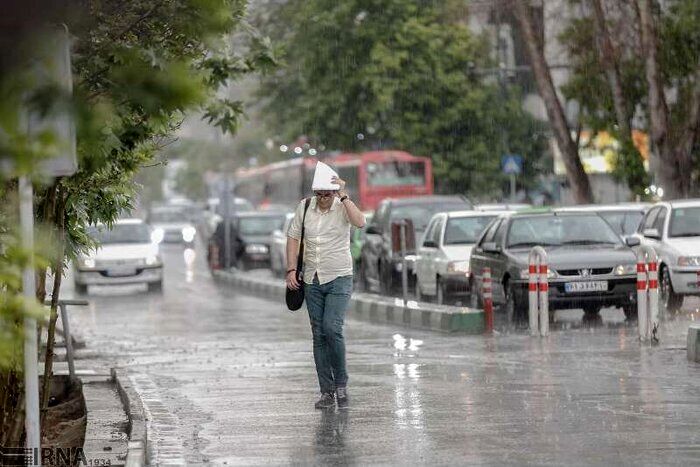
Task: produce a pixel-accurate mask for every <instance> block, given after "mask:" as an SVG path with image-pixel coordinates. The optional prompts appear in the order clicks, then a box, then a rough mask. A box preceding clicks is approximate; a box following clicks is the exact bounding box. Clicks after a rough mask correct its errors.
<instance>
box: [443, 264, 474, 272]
mask: <svg viewBox="0 0 700 467" xmlns="http://www.w3.org/2000/svg"><path fill="white" fill-rule="evenodd" d="M447 272H465V273H466V272H469V261H450V262H449V263H447Z"/></svg>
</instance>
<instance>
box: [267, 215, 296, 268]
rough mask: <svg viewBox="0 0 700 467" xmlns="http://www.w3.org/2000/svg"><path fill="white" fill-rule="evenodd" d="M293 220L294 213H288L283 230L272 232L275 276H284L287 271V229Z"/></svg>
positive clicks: (271, 265)
mask: <svg viewBox="0 0 700 467" xmlns="http://www.w3.org/2000/svg"><path fill="white" fill-rule="evenodd" d="M292 219H294V213H293V212H289V213H287V216H286V218H285V220H284V224H283V225H282V229H277V230H275V231H274V232H272V236H271V237H272V238H270V269H271V270H272V273H273V274H275V275H279V276H284V273H285V271H286V269H287V229H289V224H291V223H292Z"/></svg>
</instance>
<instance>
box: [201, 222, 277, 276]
mask: <svg viewBox="0 0 700 467" xmlns="http://www.w3.org/2000/svg"><path fill="white" fill-rule="evenodd" d="M285 216H286V213H284V212H273V211H265V212H241V213H237V214H236V215H235V216H233V217H232V218H231V230H230V235H231V236H230V239H229V241H230V245H231V264H232V265H233V266H235V267H237V268H238V269H242V270H248V269H254V268H269V267H270V238H271V235H272V232H274V231H275V230H278V229H281V228H282V225H283V224H284V221H285ZM224 231H225V226H224V222H223V221H222V222H220V223H219V225H218V226H217V227H216V231H215V232H214V235H213V237H212V240H213V242H214V243H215V244H216V246H217V254H218V255H219V264H220V265H223V264H224V254H225V245H224V243H223V239H224V236H225V234H224Z"/></svg>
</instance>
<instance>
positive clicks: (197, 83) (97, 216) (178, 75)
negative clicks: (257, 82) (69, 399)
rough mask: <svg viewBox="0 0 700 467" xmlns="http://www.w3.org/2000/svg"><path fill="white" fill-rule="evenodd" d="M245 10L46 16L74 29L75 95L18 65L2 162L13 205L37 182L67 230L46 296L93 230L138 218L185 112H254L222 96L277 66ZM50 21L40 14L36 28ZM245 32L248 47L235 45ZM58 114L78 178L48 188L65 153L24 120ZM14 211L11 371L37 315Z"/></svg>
mask: <svg viewBox="0 0 700 467" xmlns="http://www.w3.org/2000/svg"><path fill="white" fill-rule="evenodd" d="M245 9H246V1H245V0H125V1H120V2H103V1H98V0H84V1H82V2H81V7H80V8H68V9H60V8H58V7H57V9H56V10H50V11H49V10H47V11H46V12H45V13H46V16H47V17H46V18H43V19H44V20H46V21H49V20H50V21H51V22H54V23H64V24H66V25H67V27H68V30H69V31H70V34H71V39H72V50H71V57H72V67H73V94H72V95H70V96H69V95H65V94H62V93H60V92H57V91H56V90H55V89H53V88H52V87H49V86H43V85H37V84H36V83H35V82H34V81H35V80H34V78H35V76H34V74H33V73H32V70H31V68H30V66H29V62H21V61H20V62H18V63H13V67H14V68H13V69H12V72H11V73H9V72H7V70H3V71H5V72H4V73H3V75H2V76H1V77H0V154H3V160H2V161H1V162H2V163H3V167H5V168H10V169H12V170H11V171H9V172H8V171H6V172H3V173H2V175H1V177H2V179H1V182H2V184H1V188H0V189H1V190H2V192H1V193H0V194H1V195H2V200H3V201H7V200H10V199H12V197H13V193H14V194H15V195H16V179H15V177H16V176H18V175H20V174H28V175H31V176H32V177H33V178H34V181H35V189H36V192H35V193H36V196H35V200H36V201H35V204H36V208H35V209H36V211H35V212H36V219H37V221H39V222H40V223H43V225H44V226H45V227H46V232H47V235H48V237H50V238H51V239H54V240H52V241H55V239H58V238H62V236H61V233H62V232H61V231H62V229H63V228H64V227H65V233H66V245H65V258H64V257H63V256H62V257H61V258H54V256H55V252H56V251H61V249H54V250H53V253H52V252H47V253H46V254H45V255H43V256H37V261H36V263H35V264H36V266H37V269H38V274H37V275H38V278H39V282H38V283H39V289H41V288H42V287H41V286H42V285H43V284H44V282H43V281H44V280H45V278H46V268H47V266H49V264H50V265H51V267H52V268H53V269H56V268H57V267H58V272H59V273H61V272H62V270H63V266H64V262H65V261H67V260H68V259H70V258H72V257H74V256H75V255H76V254H78V253H80V252H84V251H86V250H88V249H89V248H93V247H95V245H94V243H93V241H92V240H91V239H90V238H89V237H88V235H87V234H86V227H87V226H88V225H90V224H96V223H106V224H108V225H109V224H111V223H113V222H114V220H116V218H117V217H118V216H119V215H120V214H122V213H124V212H127V211H130V210H131V208H132V207H133V204H134V199H135V195H136V192H137V189H138V185H137V184H136V183H135V181H134V177H135V175H136V174H137V172H139V171H140V170H144V171H146V170H148V168H149V166H152V165H153V159H154V155H155V154H156V153H157V152H158V150H159V149H161V148H162V147H163V146H164V145H166V144H168V138H169V137H170V135H171V134H172V133H173V132H174V131H175V130H176V129H177V128H178V127H179V125H180V123H181V121H182V119H183V118H184V115H185V113H186V112H190V111H198V112H200V113H201V114H203V115H205V117H206V119H207V121H208V122H209V123H211V124H212V125H214V126H217V127H219V128H220V129H221V131H224V132H232V131H235V130H236V128H237V126H238V122H239V121H240V117H241V113H242V111H243V109H242V106H241V105H240V103H238V102H234V101H230V100H227V99H226V98H225V97H222V94H223V93H222V92H221V91H222V89H223V87H224V86H225V85H226V84H227V83H228V82H229V81H230V80H235V79H238V78H240V77H242V76H244V75H246V74H249V73H252V72H254V71H265V70H267V69H269V68H270V67H272V66H274V64H275V59H274V56H273V54H272V51H271V48H269V41H268V40H267V39H265V38H263V37H262V36H260V35H259V34H258V33H257V31H255V30H254V29H253V28H251V27H250V26H249V25H247V24H245V22H244V13H245ZM61 14H65V16H61ZM41 22H42V18H32V21H31V22H29V23H34V24H41ZM236 31H237V32H238V33H239V34H240V35H242V36H243V40H239V41H238V42H236V46H235V47H234V45H233V43H232V41H231V37H232V34H233V33H234V32H236ZM29 36H30V37H31V36H35V34H29ZM36 36H37V37H38V38H41V36H40V35H39V34H38V33H37V34H36ZM19 39H20V38H17V41H16V42H17V47H18V48H23V49H24V50H26V53H25V54H15V55H17V56H24V57H25V58H26V59H27V60H31V57H32V56H33V54H34V52H35V51H36V50H37V49H36V47H38V44H39V43H40V42H41V41H40V40H38V41H35V42H25V43H21V42H20V40H19ZM239 39H240V38H239ZM3 43H6V42H3ZM56 106H63V108H67V109H68V110H69V111H70V112H71V114H72V115H73V117H74V121H75V123H76V133H77V153H78V161H79V170H78V172H77V173H75V174H74V175H72V176H70V177H64V178H61V179H58V180H56V181H54V182H51V181H46V180H43V181H42V180H41V179H40V177H39V175H38V171H37V168H38V162H39V160H40V159H41V158H43V157H49V156H51V155H53V154H55V153H57V152H58V151H59V150H60V148H61V147H60V141H56V138H55V136H54V135H52V134H51V133H50V132H47V133H45V134H44V133H42V134H39V135H35V136H34V137H28V136H27V135H26V133H25V132H24V128H23V124H22V115H23V112H24V110H25V109H27V108H33V109H38V110H39V111H42V113H47V111H46V109H51V108H53V107H56ZM13 203H14V204H13ZM14 206H16V200H14V201H13V202H11V203H8V202H3V207H2V208H0V235H2V238H1V239H0V277H1V278H2V282H1V283H0V302H1V303H0V368H2V367H6V366H8V365H9V366H13V365H14V368H15V369H18V368H16V362H18V361H19V359H20V358H21V349H22V346H21V345H18V343H19V342H20V341H19V340H18V339H20V334H18V332H19V329H20V328H19V323H20V322H21V321H20V319H21V316H22V311H24V312H32V311H33V310H32V309H31V308H28V307H27V305H26V304H24V305H23V308H22V306H20V305H21V299H20V298H19V296H18V292H19V288H18V287H19V283H20V273H21V268H22V265H23V264H26V258H27V255H28V254H29V253H27V252H22V251H21V250H20V249H19V248H18V247H17V245H16V244H17V242H18V235H17V232H16V231H15V230H14V228H13V226H15V225H16V215H14V214H12V209H14ZM13 216H14V217H13ZM39 244H40V243H39V240H37V245H39ZM45 244H46V245H48V244H50V243H45ZM39 289H38V291H37V296H38V298H40V299H43V295H44V294H43V291H42V290H39ZM54 292H55V293H58V291H54ZM8 381H9V379H8ZM0 389H3V388H0ZM4 389H7V388H4ZM14 389H16V388H14Z"/></svg>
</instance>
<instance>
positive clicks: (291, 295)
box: [285, 198, 311, 311]
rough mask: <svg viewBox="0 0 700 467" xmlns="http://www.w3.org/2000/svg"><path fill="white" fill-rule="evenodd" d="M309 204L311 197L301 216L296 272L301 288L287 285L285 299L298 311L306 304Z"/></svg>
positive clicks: (288, 306) (288, 304)
mask: <svg viewBox="0 0 700 467" xmlns="http://www.w3.org/2000/svg"><path fill="white" fill-rule="evenodd" d="M309 204H311V198H306V203H304V217H302V218H301V240H300V241H299V256H297V270H296V272H295V274H294V275H295V276H296V278H297V282H298V283H299V288H298V289H296V290H292V289H290V288H289V287H287V293H286V296H285V299H286V301H287V308H289V311H297V310H298V309H299V308H301V306H302V305H303V304H304V281H303V278H304V274H303V273H302V268H303V266H304V223H305V222H306V211H308V210H309Z"/></svg>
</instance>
